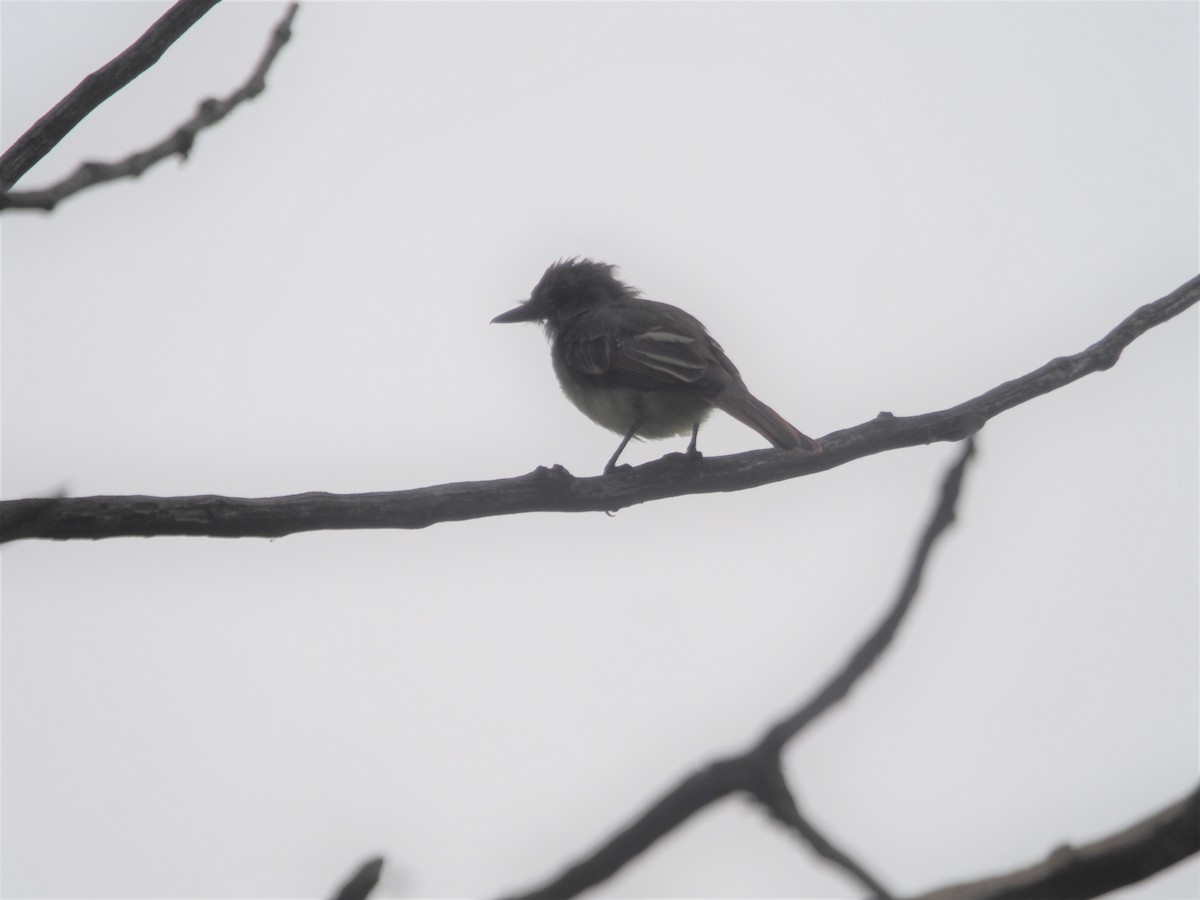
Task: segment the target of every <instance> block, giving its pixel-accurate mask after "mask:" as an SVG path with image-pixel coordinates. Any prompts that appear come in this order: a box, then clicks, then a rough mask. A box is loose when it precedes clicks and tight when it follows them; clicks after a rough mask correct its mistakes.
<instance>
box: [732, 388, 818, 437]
mask: <svg viewBox="0 0 1200 900" xmlns="http://www.w3.org/2000/svg"><path fill="white" fill-rule="evenodd" d="M738 387H741V390H737V388H735V387H731V388H729V389H727V390H724V391H722V392H721V393H720V394H718V395H717V396H716V397H714V398H713V401H712V402H713V405H714V406H715V407H716V408H717V409H720V410H724V411H725V412H727V413H729V415H731V416H733V417H734V418H735V419H737V420H738V421H739V422H741V423H742V424H743V425H748V426H749V427H751V428H753V429H754V430H755V431H757V432H758V433H759V434H761V435H762V436H763V437H765V438H766V439H767V440H768V441H770V442H771V445H772V446H774V447H777V448H779V449H780V450H807V451H808V452H809V453H820V452H821V445H820V444H818V443H817V442H816V441H814V440H813V439H812V438H810V437H809V436H808V435H806V434H801V433H800V432H799V431H798V430H796V428H795V427H794V426H793V425H792V424H791V423H790V422H788V420H787V419H785V418H784V417H783V416H781V415H780V414H779V413H777V412H775V410H773V409H771V407H769V406H767V404H765V403H763V402H762V401H761V400H759V399H758V398H757V397H755V396H754V395H753V394H751V393H750V392H749V391H747V390H746V389H745V387H743V386H741V385H738Z"/></svg>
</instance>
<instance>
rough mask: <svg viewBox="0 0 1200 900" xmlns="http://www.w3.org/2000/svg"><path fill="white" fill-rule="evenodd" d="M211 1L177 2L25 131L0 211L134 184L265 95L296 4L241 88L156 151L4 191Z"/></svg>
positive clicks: (13, 153)
mask: <svg viewBox="0 0 1200 900" xmlns="http://www.w3.org/2000/svg"><path fill="white" fill-rule="evenodd" d="M216 2H217V0H180V2H179V3H176V4H175V5H174V6H173V7H171V9H170V10H169V11H168V12H167V13H166V14H165V15H164V16H163V17H162V18H161V19H159V20H158V22H156V23H155V24H154V25H153V27H151V28H150V30H149V31H147V32H146V33H145V34H144V35H142V36H141V37H140V38H139V39H138V40H137V41H136V42H135V43H133V44H132V45H131V46H130V47H129V48H128V49H127V50H126V51H125V52H124V53H122V54H121V55H120V56H118V57H117V58H116V59H114V60H113V61H112V62H110V63H108V64H107V65H105V66H104V67H102V68H100V69H97V70H96V71H95V72H93V73H92V74H91V75H89V76H88V77H87V78H85V79H84V80H83V82H82V83H81V84H80V85H79V87H77V88H76V89H75V90H74V91H72V92H71V93H70V94H69V95H68V96H67V97H66V98H65V99H64V100H62V101H61V102H60V103H59V104H58V106H56V107H54V109H52V110H51V111H50V112H48V113H47V114H46V115H45V116H43V117H42V118H41V119H39V120H38V122H37V123H36V124H35V125H34V126H33V127H32V128H30V129H29V131H27V132H25V134H24V135H22V136H21V137H20V138H19V139H18V140H17V142H16V143H15V144H13V146H12V148H11V149H9V151H8V152H7V153H5V154H4V157H3V160H2V161H0V167H2V170H3V172H4V180H3V184H4V189H5V190H4V193H3V194H0V210H4V209H40V210H47V211H48V210H52V209H54V207H55V206H56V205H57V204H58V203H59V201H61V200H63V199H64V198H66V197H69V196H71V195H72V194H76V193H78V192H79V191H82V190H84V189H85V188H88V187H92V186H93V185H97V184H102V183H104V182H106V181H114V180H116V179H118V178H133V177H136V176H138V175H141V174H142V173H143V172H144V171H146V169H148V168H150V166H152V165H154V164H155V163H157V162H160V161H162V160H164V159H166V158H167V157H169V156H173V155H175V154H178V155H179V156H180V157H182V158H183V159H186V158H187V155H188V153H189V152H190V151H191V149H192V144H193V143H194V142H195V139H196V134H197V133H199V132H200V131H201V130H203V129H205V128H208V127H209V126H210V125H214V124H216V123H217V122H219V121H221V120H222V119H223V118H225V117H226V116H227V115H229V113H230V112H231V111H232V110H233V109H234V108H235V107H236V106H238V105H239V104H241V103H243V102H245V101H246V100H249V99H251V98H252V97H257V96H258V95H259V94H261V93H262V92H263V90H264V89H265V88H266V75H267V71H268V70H269V69H270V68H271V65H272V63H274V62H275V57H276V56H278V55H279V51H280V50H282V49H283V45H284V44H286V43H287V42H288V39H289V38H290V37H291V34H292V32H291V27H292V20H293V19H294V18H295V16H296V11H297V9H298V5H297V4H296V3H292V4H290V5H289V6H288V8H287V12H286V13H285V14H284V16H283V18H282V19H281V20H280V22H279V24H277V25H276V26H275V28H274V30H273V31H272V33H271V40H270V42H269V43H268V45H267V48H266V50H265V51H264V52H263V55H262V58H261V59H260V60H259V62H258V65H257V66H256V67H255V69H254V71H253V72H251V73H250V77H249V78H248V79H247V80H246V82H245V83H244V84H243V85H242V86H241V87H239V88H238V89H237V90H236V91H234V92H233V93H232V94H230V95H229V96H228V97H226V98H225V99H224V100H216V99H213V98H209V99H207V100H205V101H204V102H203V103H201V104H200V106H199V108H198V109H197V111H196V114H195V115H194V116H192V118H190V119H189V120H187V121H186V122H184V123H183V124H182V125H180V126H179V127H178V128H176V129H175V131H174V132H172V133H171V134H170V135H168V136H167V137H165V138H163V139H162V140H161V141H159V142H158V143H157V144H154V145H153V146H152V147H148V148H146V149H145V150H142V151H141V152H139V153H134V154H131V155H130V156H127V157H126V158H125V159H122V160H119V161H117V162H112V163H99V162H85V163H83V164H81V165H80V166H79V168H77V169H76V170H75V171H74V172H73V173H71V175H69V176H68V177H67V178H65V179H63V180H62V181H60V182H58V183H57V184H55V185H52V186H51V187H48V188H44V189H42V190H36V191H9V190H8V188H9V187H11V186H12V184H13V183H15V182H16V180H17V179H18V178H20V176H21V175H23V174H24V173H25V172H26V171H27V170H28V169H29V167H30V166H32V165H33V164H34V163H35V162H37V160H38V159H41V157H42V156H44V155H45V154H46V153H47V152H49V150H50V149H51V148H52V147H53V146H54V145H55V144H57V143H58V142H59V141H60V140H61V139H62V138H63V136H65V135H66V133H67V132H68V131H70V130H71V128H74V127H75V125H77V124H78V123H79V121H80V120H82V119H83V117H84V116H86V115H87V114H88V113H90V112H91V111H92V110H93V109H95V108H96V106H98V105H99V104H100V103H101V102H103V101H104V100H105V99H107V98H108V97H110V96H111V95H112V94H113V93H115V92H116V91H118V90H120V89H121V88H122V87H124V86H125V85H126V84H128V83H129V82H130V81H132V80H133V78H135V77H136V76H137V75H139V74H140V73H141V72H143V71H145V70H146V69H147V68H149V67H150V66H151V65H153V64H154V63H155V62H156V61H157V60H158V58H159V57H160V56H161V55H162V53H163V51H164V50H166V48H167V47H168V46H170V45H171V43H173V42H174V41H175V40H176V39H177V38H178V37H179V36H180V35H181V34H183V32H184V31H185V30H186V29H187V27H188V26H190V25H191V24H192V23H193V22H195V21H196V20H197V19H199V18H200V16H202V15H203V14H204V13H205V12H207V11H208V10H209V9H210V8H212V7H213V6H214V5H215V4H216ZM10 157H11V162H10Z"/></svg>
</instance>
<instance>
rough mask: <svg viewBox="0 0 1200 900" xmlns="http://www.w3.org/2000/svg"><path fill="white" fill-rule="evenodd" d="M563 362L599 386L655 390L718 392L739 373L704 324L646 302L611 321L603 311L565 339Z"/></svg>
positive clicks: (672, 310) (636, 305) (674, 310)
mask: <svg viewBox="0 0 1200 900" xmlns="http://www.w3.org/2000/svg"><path fill="white" fill-rule="evenodd" d="M562 353H563V358H564V360H565V361H566V363H567V365H569V366H570V367H571V368H572V369H574V370H575V371H576V372H579V373H580V374H583V375H587V376H591V377H593V378H595V380H596V381H597V382H598V383H601V384H605V385H609V386H614V387H628V388H633V389H635V390H643V391H653V390H669V389H672V388H682V389H685V390H686V389H692V390H697V391H699V392H701V393H706V394H707V393H716V392H718V391H720V390H721V388H722V387H723V386H724V379H725V378H726V377H727V375H726V371H725V370H726V367H728V370H729V371H731V372H732V373H733V374H734V375H735V376H736V373H737V370H736V369H733V368H732V366H733V364H732V363H729V362H728V358H727V357H726V356H725V354H724V352H722V350H721V348H720V346H719V345H718V344H717V342H716V341H714V340H713V339H712V338H711V337H709V336H708V333H707V332H706V331H705V330H704V326H702V325H701V324H700V323H699V322H698V321H696V320H695V319H694V318H692V317H691V316H690V315H688V314H687V313H685V312H683V310H680V309H676V308H675V307H673V306H667V305H666V304H662V303H653V302H650V301H641V302H638V303H634V304H630V305H628V306H623V307H622V308H621V309H620V311H619V314H618V315H617V316H614V317H610V311H609V310H597V311H596V314H594V315H593V316H589V321H586V322H580V323H578V325H577V327H574V328H571V329H570V330H569V331H568V332H567V333H565V334H564V335H563V338H562Z"/></svg>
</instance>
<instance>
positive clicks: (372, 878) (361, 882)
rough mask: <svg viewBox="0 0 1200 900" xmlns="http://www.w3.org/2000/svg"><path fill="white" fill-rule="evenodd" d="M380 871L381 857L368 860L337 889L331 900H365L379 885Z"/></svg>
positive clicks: (381, 865)
mask: <svg viewBox="0 0 1200 900" xmlns="http://www.w3.org/2000/svg"><path fill="white" fill-rule="evenodd" d="M382 871H383V857H382V856H376V857H373V858H372V859H368V860H367V861H366V862H365V863H363V864H362V865H361V866H359V867H358V871H356V872H355V873H354V874H353V875H351V876H350V877H349V878H348V879H346V883H345V884H343V885H342V886H341V887H340V888H338V892H337V893H336V894H334V895H333V900H367V897H368V896H370V894H371V891H373V890H375V885H377V884H378V883H379V875H380V873H381V872H382Z"/></svg>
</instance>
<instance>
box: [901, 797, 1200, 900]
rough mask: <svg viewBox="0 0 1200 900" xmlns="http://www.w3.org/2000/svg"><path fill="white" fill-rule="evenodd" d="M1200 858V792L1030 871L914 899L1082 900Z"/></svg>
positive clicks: (1066, 848) (1062, 852)
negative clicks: (1196, 855) (1196, 854)
mask: <svg viewBox="0 0 1200 900" xmlns="http://www.w3.org/2000/svg"><path fill="white" fill-rule="evenodd" d="M1195 853H1200V788H1197V789H1196V790H1194V791H1192V792H1191V793H1190V794H1188V796H1186V797H1184V798H1183V799H1182V800H1180V801H1178V802H1176V803H1172V804H1171V805H1170V806H1168V807H1167V808H1166V809H1163V810H1160V811H1159V812H1156V813H1154V814H1153V815H1151V816H1148V817H1147V818H1145V819H1143V820H1142V821H1140V822H1138V823H1137V824H1135V825H1131V826H1130V827H1128V828H1125V829H1123V830H1122V831H1119V832H1117V833H1116V834H1113V835H1110V836H1109V837H1106V838H1102V839H1101V840H1098V841H1093V842H1092V843H1090V844H1084V845H1083V846H1082V847H1070V846H1062V847H1059V848H1058V849H1057V850H1054V851H1053V852H1052V853H1051V854H1050V855H1049V856H1048V857H1047V858H1046V859H1045V861H1043V862H1040V863H1038V864H1037V865H1035V866H1030V867H1029V868H1027V869H1021V870H1020V871H1017V872H1010V873H1009V874H1007V875H997V876H994V877H992V878H985V879H983V880H981V881H972V882H970V883H966V884H955V885H951V886H950V887H944V888H941V889H939V890H936V891H932V892H930V893H928V894H921V895H920V896H919V897H915V898H913V900H960V898H962V897H970V898H971V900H1077V898H1084V897H1100V896H1102V895H1104V894H1107V893H1109V892H1110V891H1115V890H1116V889H1117V888H1119V887H1124V886H1125V885H1127V884H1136V883H1137V882H1139V881H1144V880H1145V879H1147V878H1149V877H1150V876H1151V875H1154V874H1156V873H1158V872H1161V871H1162V870H1163V869H1166V868H1167V867H1169V866H1173V865H1174V864H1175V863H1177V862H1179V861H1180V860H1183V859H1186V858H1187V857H1189V856H1192V855H1193V854H1195Z"/></svg>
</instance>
